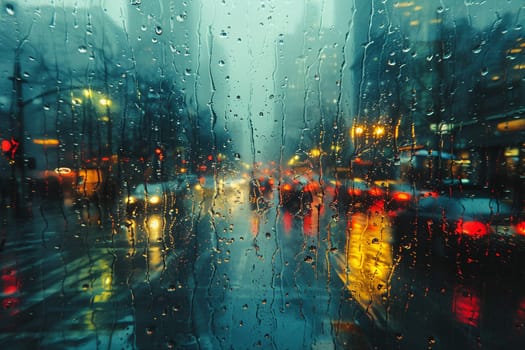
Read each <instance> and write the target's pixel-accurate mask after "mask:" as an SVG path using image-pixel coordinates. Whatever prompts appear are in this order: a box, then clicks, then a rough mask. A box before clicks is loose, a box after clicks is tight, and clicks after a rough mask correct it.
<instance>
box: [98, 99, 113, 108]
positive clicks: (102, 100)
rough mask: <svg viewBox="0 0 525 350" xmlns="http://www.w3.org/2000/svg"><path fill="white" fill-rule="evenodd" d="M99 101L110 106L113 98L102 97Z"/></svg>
mask: <svg viewBox="0 0 525 350" xmlns="http://www.w3.org/2000/svg"><path fill="white" fill-rule="evenodd" d="M98 103H100V104H101V105H102V106H105V107H109V106H111V100H110V99H108V98H101V99H100V100H99V101H98Z"/></svg>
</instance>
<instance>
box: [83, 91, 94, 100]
mask: <svg viewBox="0 0 525 350" xmlns="http://www.w3.org/2000/svg"><path fill="white" fill-rule="evenodd" d="M82 93H83V94H84V96H86V97H89V98H91V97H93V90H91V89H84V90H83V91H82Z"/></svg>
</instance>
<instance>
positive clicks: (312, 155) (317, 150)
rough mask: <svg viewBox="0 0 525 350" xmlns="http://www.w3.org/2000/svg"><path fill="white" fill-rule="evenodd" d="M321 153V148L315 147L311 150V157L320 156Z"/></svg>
mask: <svg viewBox="0 0 525 350" xmlns="http://www.w3.org/2000/svg"><path fill="white" fill-rule="evenodd" d="M320 155H321V150H320V149H318V148H314V149H312V150H311V151H310V157H319V156H320Z"/></svg>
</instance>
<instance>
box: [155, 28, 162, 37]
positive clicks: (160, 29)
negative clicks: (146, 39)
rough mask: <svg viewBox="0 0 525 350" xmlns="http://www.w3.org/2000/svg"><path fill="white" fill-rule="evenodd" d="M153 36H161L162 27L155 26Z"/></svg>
mask: <svg viewBox="0 0 525 350" xmlns="http://www.w3.org/2000/svg"><path fill="white" fill-rule="evenodd" d="M155 34H157V35H161V34H162V27H161V26H156V27H155Z"/></svg>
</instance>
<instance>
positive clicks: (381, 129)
mask: <svg viewBox="0 0 525 350" xmlns="http://www.w3.org/2000/svg"><path fill="white" fill-rule="evenodd" d="M384 134H385V128H384V127H382V126H376V127H375V129H374V135H375V136H376V137H381V136H383V135H384Z"/></svg>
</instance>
